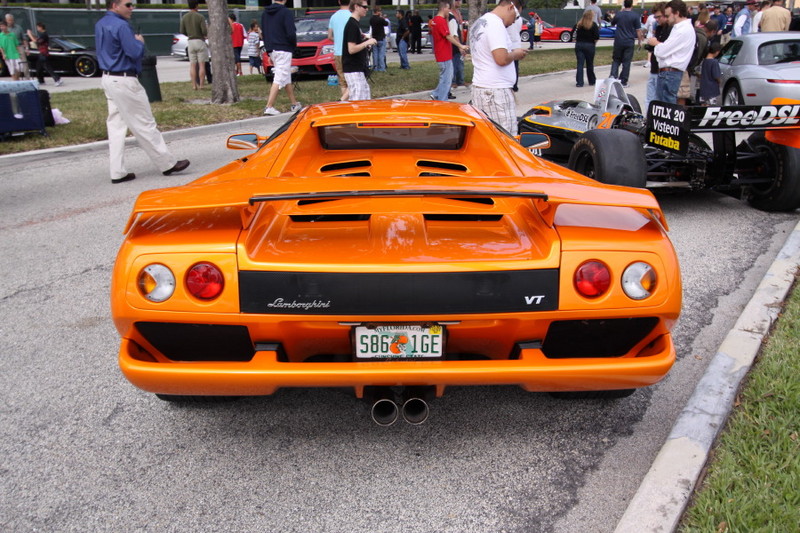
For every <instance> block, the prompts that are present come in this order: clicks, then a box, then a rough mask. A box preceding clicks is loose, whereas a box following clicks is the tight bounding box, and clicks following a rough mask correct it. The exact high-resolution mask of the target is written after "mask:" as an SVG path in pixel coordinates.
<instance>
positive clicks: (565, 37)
mask: <svg viewBox="0 0 800 533" xmlns="http://www.w3.org/2000/svg"><path fill="white" fill-rule="evenodd" d="M559 38H560V39H561V42H562V43H569V42H572V32H569V31H562V32H561V35H560V36H559Z"/></svg>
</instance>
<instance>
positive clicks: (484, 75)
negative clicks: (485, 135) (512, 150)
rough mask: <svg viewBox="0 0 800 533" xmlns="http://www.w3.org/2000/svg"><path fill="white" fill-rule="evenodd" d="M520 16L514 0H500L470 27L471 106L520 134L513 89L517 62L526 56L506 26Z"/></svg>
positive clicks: (514, 133) (525, 52) (507, 129)
mask: <svg viewBox="0 0 800 533" xmlns="http://www.w3.org/2000/svg"><path fill="white" fill-rule="evenodd" d="M518 16H519V10H518V9H517V7H516V5H515V3H514V2H512V1H511V0H500V1H499V2H498V3H497V7H495V8H494V9H493V10H492V11H490V12H488V13H486V14H485V15H483V16H482V17H481V18H479V19H478V20H477V21H475V24H473V25H472V28H471V29H470V39H469V49H470V52H471V53H472V65H473V67H474V74H473V76H472V105H473V106H475V107H477V108H478V109H480V110H481V111H483V112H484V113H486V114H487V115H488V116H489V118H491V119H492V120H494V121H495V122H497V123H498V124H500V125H501V126H502V127H503V128H505V129H506V131H508V133H510V134H511V135H516V134H517V117H516V107H517V106H516V102H515V100H514V91H513V90H512V89H511V88H512V87H513V86H514V82H515V80H516V77H517V73H516V70H515V69H514V61H518V60H521V59H523V58H524V57H525V56H526V55H527V51H526V50H525V49H524V48H515V49H512V48H511V38H510V37H509V35H508V31H506V28H507V27H508V26H511V25H512V24H513V23H514V21H515V20H516V18H517V17H518Z"/></svg>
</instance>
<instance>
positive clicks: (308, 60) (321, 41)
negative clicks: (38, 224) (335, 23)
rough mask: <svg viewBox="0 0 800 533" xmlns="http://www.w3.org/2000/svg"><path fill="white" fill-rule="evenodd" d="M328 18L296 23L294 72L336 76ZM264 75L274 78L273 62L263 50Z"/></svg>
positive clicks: (298, 20) (309, 18) (313, 18)
mask: <svg viewBox="0 0 800 533" xmlns="http://www.w3.org/2000/svg"><path fill="white" fill-rule="evenodd" d="M329 20H330V15H328V16H327V17H303V18H298V19H296V20H295V21H294V25H295V28H296V29H297V48H295V50H294V53H293V54H292V72H293V73H295V72H296V73H299V74H308V75H324V76H327V75H329V74H336V68H335V66H334V59H333V41H331V40H330V39H328V22H329ZM261 56H262V57H261V60H262V64H263V65H264V73H265V74H266V75H267V76H268V77H269V76H272V61H270V59H269V55H268V54H267V53H266V51H264V50H262V52H261Z"/></svg>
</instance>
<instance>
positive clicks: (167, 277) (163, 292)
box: [137, 263, 175, 302]
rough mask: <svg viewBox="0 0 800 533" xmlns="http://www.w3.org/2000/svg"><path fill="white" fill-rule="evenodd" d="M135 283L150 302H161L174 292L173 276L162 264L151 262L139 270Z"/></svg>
mask: <svg viewBox="0 0 800 533" xmlns="http://www.w3.org/2000/svg"><path fill="white" fill-rule="evenodd" d="M137 285H138V286H139V290H140V291H141V292H142V295H143V296H144V297H145V298H147V299H148V300H150V301H151V302H163V301H164V300H166V299H168V298H169V297H170V296H172V294H173V293H174V292H175V276H174V275H173V274H172V271H171V270H170V269H169V268H167V267H165V266H164V265H161V264H159V263H153V264H152V265H147V266H146V267H144V268H143V269H142V270H141V272H139V278H138V279H137Z"/></svg>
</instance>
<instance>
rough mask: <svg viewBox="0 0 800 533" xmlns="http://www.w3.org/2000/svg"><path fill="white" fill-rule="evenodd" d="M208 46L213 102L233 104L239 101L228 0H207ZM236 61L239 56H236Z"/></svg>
mask: <svg viewBox="0 0 800 533" xmlns="http://www.w3.org/2000/svg"><path fill="white" fill-rule="evenodd" d="M206 5H207V6H208V47H209V48H210V50H211V72H212V73H213V74H214V76H213V78H212V80H213V81H212V82H211V103H212V104H232V103H235V102H238V101H239V87H238V85H236V70H235V69H234V63H233V62H234V57H233V44H232V43H231V26H230V23H229V22H228V0H207V1H206ZM235 60H236V61H238V60H239V58H238V57H237V58H235Z"/></svg>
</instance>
